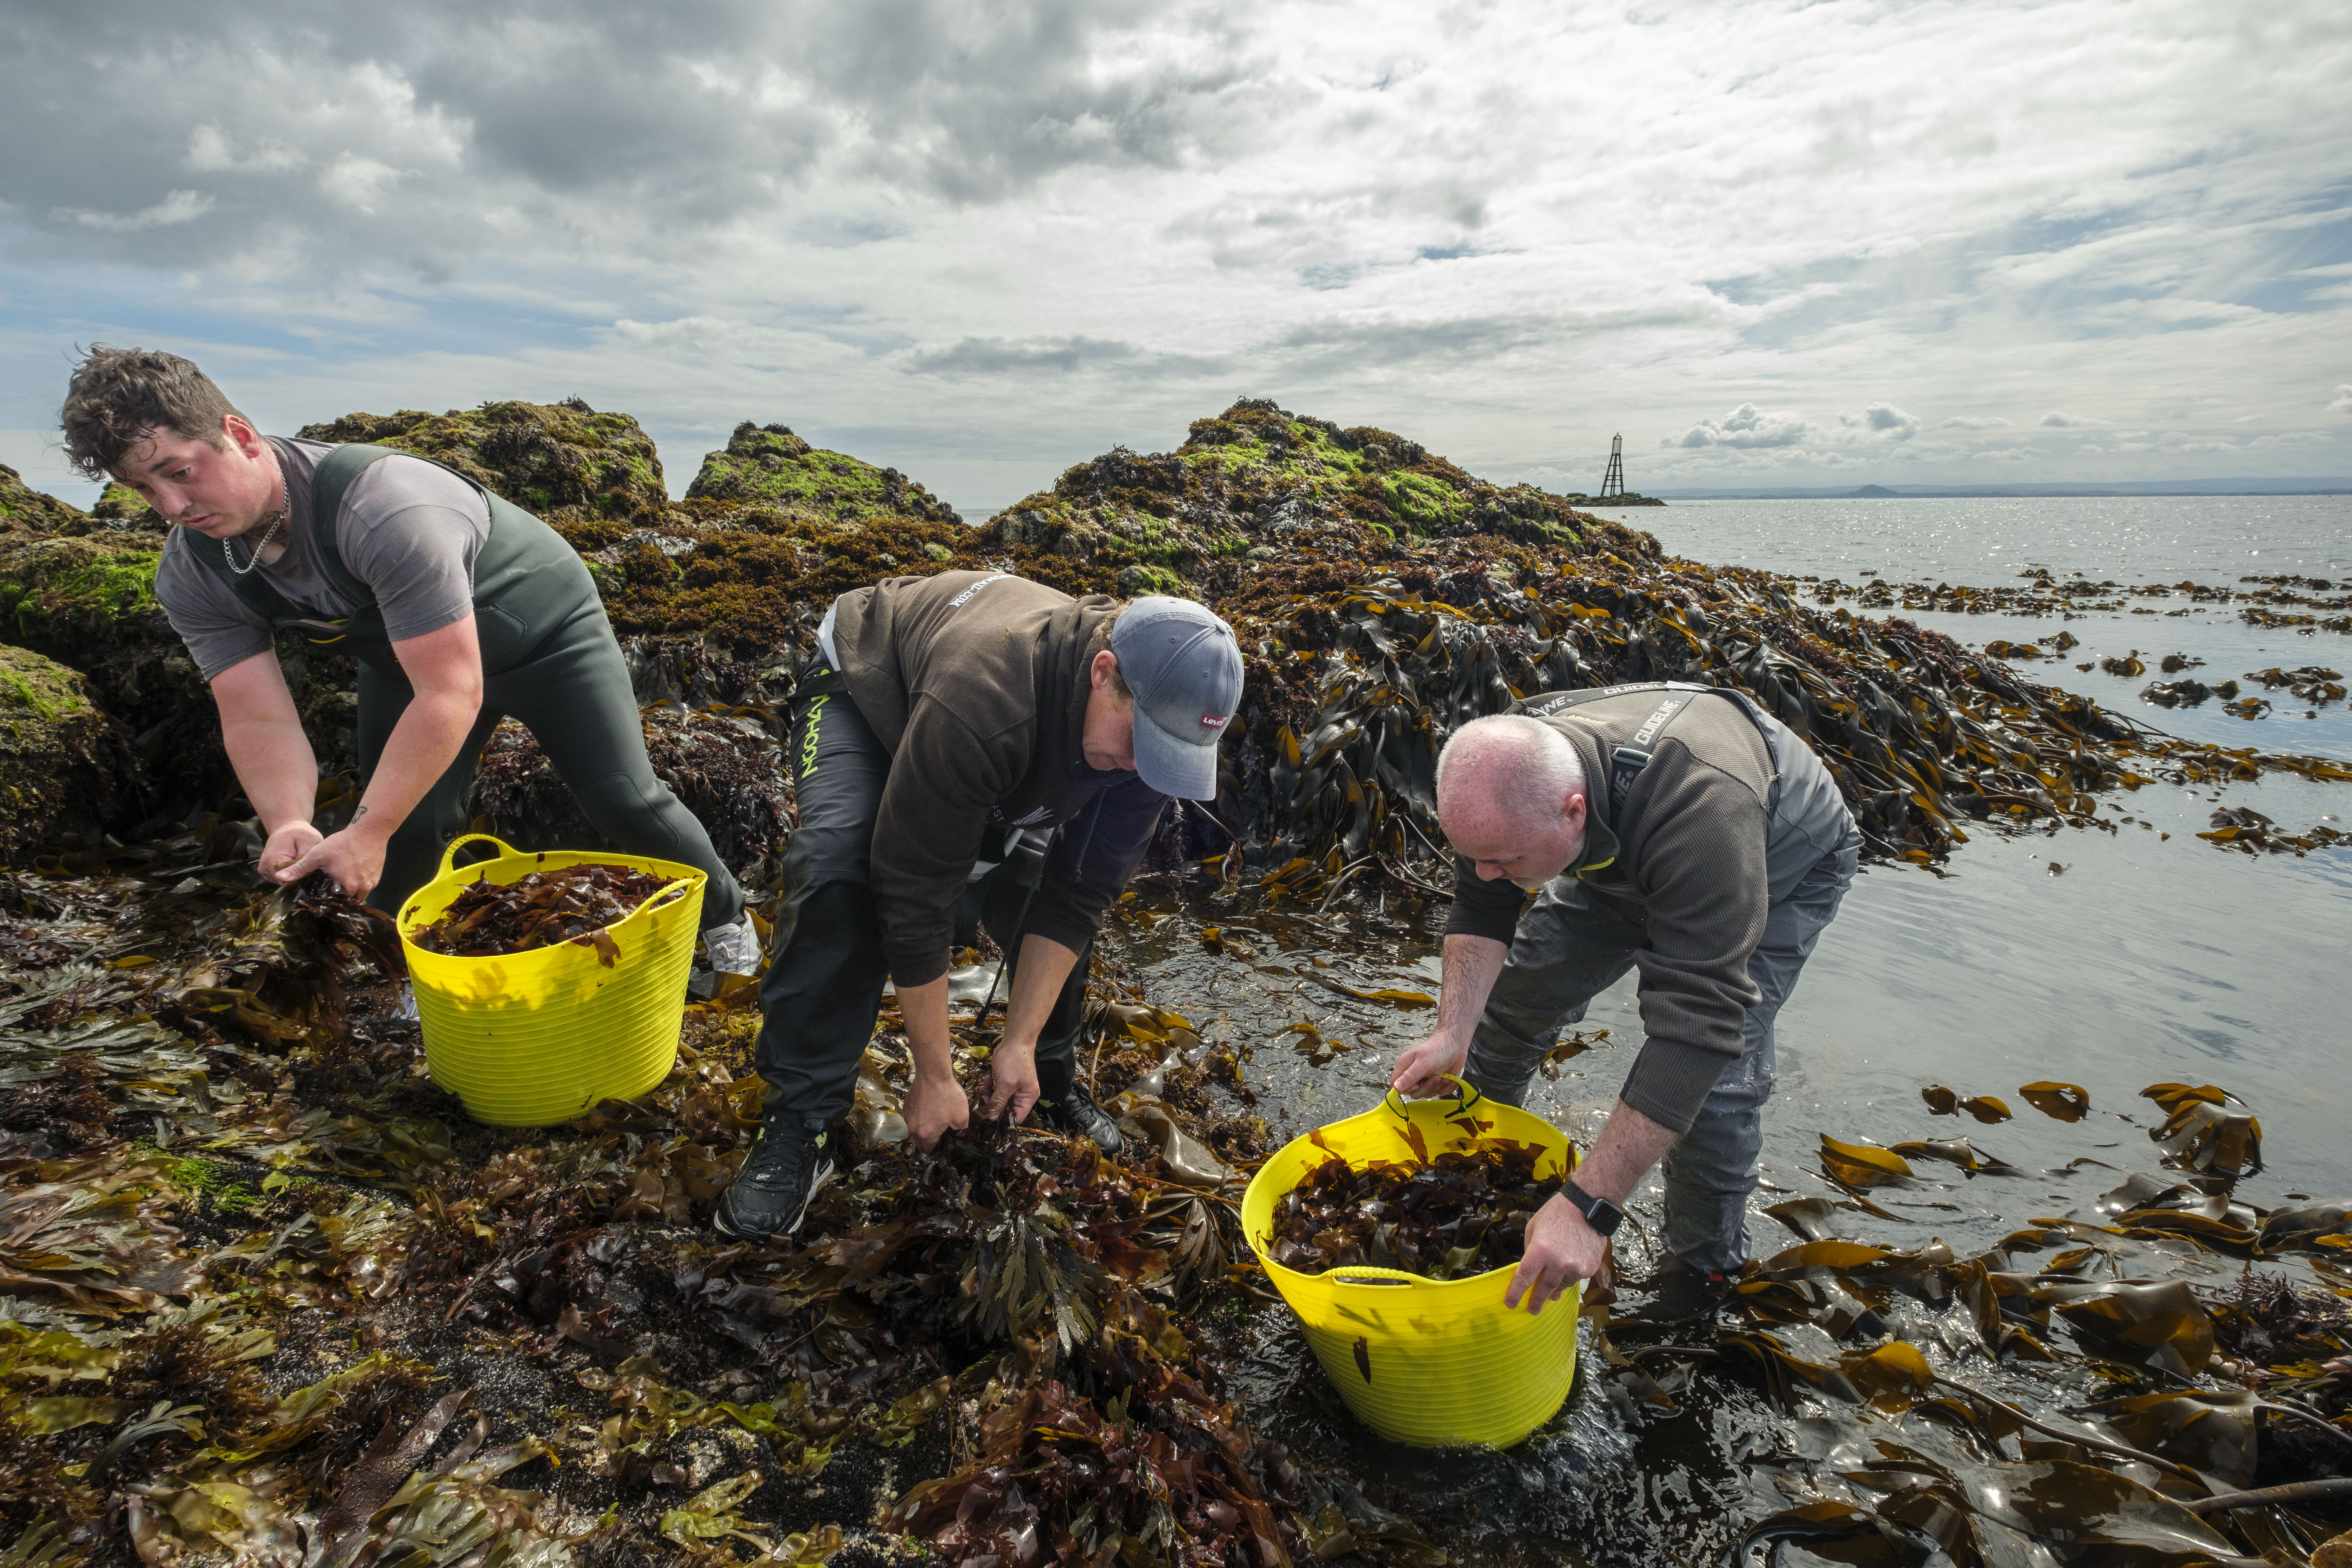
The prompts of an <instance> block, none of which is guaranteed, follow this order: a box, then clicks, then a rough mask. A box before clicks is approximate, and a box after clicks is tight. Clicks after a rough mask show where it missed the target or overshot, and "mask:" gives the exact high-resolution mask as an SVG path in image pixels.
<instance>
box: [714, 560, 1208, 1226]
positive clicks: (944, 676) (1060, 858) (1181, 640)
mask: <svg viewBox="0 0 2352 1568" xmlns="http://www.w3.org/2000/svg"><path fill="white" fill-rule="evenodd" d="M817 644H818V650H819V651H818V657H817V659H816V662H815V663H814V664H813V665H812V666H811V668H809V670H808V672H807V673H806V674H805V675H804V676H803V678H802V679H801V682H800V685H799V686H798V688H797V689H795V691H794V693H793V716H792V719H793V721H792V729H791V731H790V734H789V736H788V738H787V742H786V751H785V761H786V765H787V766H788V767H789V768H790V769H791V771H792V774H793V786H794V791H795V795H796V802H797V805H798V808H799V826H798V827H797V828H796V829H795V830H794V831H793V837H792V842H791V844H790V846H789V847H787V849H786V851H785V857H784V891H783V900H782V910H781V913H780V914H779V916H778V919H777V921H776V926H775V931H774V932H773V938H772V950H773V952H774V955H775V956H774V957H773V959H772V961H771V963H770V964H769V967H768V972H767V975H766V978H765V980H764V981H763V982H762V984H761V989H760V1005H761V1012H762V1019H761V1032H760V1044H759V1053H758V1062H759V1071H760V1076H761V1079H764V1080H765V1081H766V1083H767V1085H768V1094H767V1103H766V1110H765V1115H764V1118H763V1121H762V1123H761V1131H760V1139H759V1142H758V1143H757V1144H755V1145H754V1146H753V1148H752V1151H751V1155H750V1156H749V1158H748V1159H746V1160H745V1162H744V1165H743V1169H742V1171H741V1173H739V1174H738V1175H737V1177H736V1178H735V1183H734V1184H733V1185H732V1186H730V1187H729V1188H728V1190H727V1192H726V1193H725V1194H724V1195H723V1196H722V1197H721V1198H720V1200H719V1211H718V1215H717V1222H716V1223H717V1226H718V1228H719V1231H720V1232H722V1233H723V1234H725V1235H728V1236H731V1237H740V1238H742V1239H745V1240H760V1239H763V1238H766V1237H773V1236H782V1235H787V1234H789V1233H791V1232H792V1231H793V1230H795V1229H797V1228H798V1227H799V1226H800V1223H801V1220H802V1218H803V1215H805V1214H806V1213H807V1210H808V1204H809V1200H810V1198H811V1197H813V1196H814V1194H815V1193H816V1191H817V1189H818V1187H819V1186H820V1185H821V1184H823V1183H824V1180H825V1178H826V1177H827V1176H828V1175H830V1174H831V1173H832V1171H833V1167H834V1148H833V1140H834V1137H835V1131H834V1129H835V1125H836V1124H837V1123H838V1122H840V1121H841V1120H842V1119H843V1118H844V1117H845V1116H846V1115H847V1113H848V1111H849V1110H850V1107H851V1104H852V1102H853V1100H854V1096H855V1094H856V1083H857V1070H858V1065H859V1063H860V1062H861V1061H862V1060H863V1059H864V1058H865V1054H866V1042H867V1041H868V1040H869V1039H870V1038H871V1037H872V1035H873V1032H874V1020H875V1017H876V1016H877V1013H878V1012H879V1010H880V1008H881V1005H882V987H883V984H884V982H885V981H886V980H887V981H888V982H890V983H892V984H894V985H895V987H896V989H897V992H898V1010H899V1013H900V1014H901V1016H903V1017H904V1018H905V1020H906V1026H907V1040H908V1045H909V1046H910V1047H912V1050H913V1055H914V1058H915V1078H914V1084H913V1087H912V1089H910V1090H909V1092H908V1097H907V1103H906V1119H907V1128H908V1133H909V1134H910V1135H911V1136H912V1137H913V1138H914V1140H915V1142H917V1143H918V1144H919V1145H921V1146H922V1147H924V1148H929V1147H930V1146H931V1145H932V1144H933V1143H934V1142H937V1141H938V1139H939V1136H940V1133H941V1132H943V1131H947V1130H948V1129H949V1128H951V1127H962V1126H964V1125H965V1124H966V1122H967V1121H969V1119H970V1117H971V1104H970V1101H969V1100H967V1099H966V1098H965V1096H964V1092H963V1089H962V1088H961V1086H960V1085H959V1084H958V1083H957V1082H956V1079H955V1072H954V1066H953V1061H952V1056H951V1046H950V1039H949V1036H948V970H949V967H950V954H951V952H953V950H954V949H955V948H956V947H958V946H960V945H962V944H964V943H966V942H970V941H971V940H972V939H973V937H974V936H976V935H977V932H978V931H979V930H980V929H981V928H982V927H985V928H986V930H987V931H988V932H989V934H990V935H992V937H994V938H995V939H996V941H997V942H999V943H1000V944H1001V945H1002V946H1003V949H1004V952H1005V953H1006V955H1007V960H1008V967H1009V970H1010V973H1011V976H1012V985H1011V991H1010V996H1009V999H1008V1001H1007V1003H1006V1008H1005V1016H1004V1032H1003V1038H1002V1039H1001V1041H1000V1042H999V1043H998V1045H997V1047H996V1051H995V1054H994V1055H993V1056H992V1058H990V1063H989V1067H990V1084H989V1094H988V1103H987V1110H986V1113H987V1114H988V1115H990V1116H992V1117H993V1116H1006V1115H1009V1116H1010V1117H1011V1118H1012V1119H1013V1121H1021V1120H1023V1119H1024V1117H1026V1116H1027V1115H1028V1113H1029V1111H1030V1110H1031V1109H1032V1108H1033V1107H1034V1109H1035V1110H1037V1112H1038V1115H1039V1119H1040V1121H1043V1122H1044V1123H1045V1125H1048V1126H1051V1127H1055V1128H1059V1129H1061V1130H1063V1131H1073V1132H1083V1133H1085V1134H1087V1136H1088V1137H1090V1138H1092V1139H1093V1140H1094V1141H1095V1142H1097V1144H1099V1145H1101V1146H1102V1147H1103V1148H1105V1149H1107V1150H1112V1151H1116V1150H1117V1149H1118V1146H1119V1132H1118V1126H1117V1124H1116V1123H1114V1122H1113V1121H1111V1119H1110V1118H1109V1117H1108V1116H1107V1115H1105V1114H1104V1113H1103V1111H1102V1110H1101V1109H1100V1108H1099V1107H1097V1105H1096V1104H1095V1103H1094V1100H1093V1099H1092V1097H1091V1096H1090V1095H1089V1094H1088V1093H1087V1089H1086V1087H1085V1086H1084V1085H1082V1084H1080V1083H1079V1082H1078V1081H1077V1051H1076V1047H1077V1038H1078V1033H1079V1030H1080V1027H1081V1026H1082V1025H1083V1024H1084V1022H1085V1015H1086V986H1087V955H1088V953H1089V952H1090V951H1091V950H1092V948H1093V945H1094V937H1095V931H1096V930H1097V927H1098V926H1099V925H1100V923H1101V921H1102V916H1103V911H1104V910H1107V909H1108V908H1109V907H1110V903H1111V900H1113V899H1116V898H1117V897H1118V894H1119V890H1120V889H1122V888H1124V887H1125V886H1126V885H1127V880H1128V879H1129V877H1130V876H1131V875H1132V874H1133V873H1134V870H1135V867H1136V864H1137V862H1138V861H1139V860H1140V859H1141V858H1142V856H1143V850H1144V847H1145V845H1146V844H1148V843H1149V842H1150V838H1151V834H1152V831H1153V829H1154V828H1155V827H1156V826H1158V824H1159V821H1160V809H1161V807H1162V806H1163V805H1166V803H1167V801H1168V799H1169V797H1171V795H1172V796H1176V797H1179V798H1182V799H1189V800H1210V799H1213V798H1214V797H1215V795H1216V793H1217V742H1218V741H1219V740H1220V739H1222V738H1223V735H1224V732H1225V727H1226V724H1227V723H1228V721H1231V719H1232V718H1233V715H1234V708H1235V707H1236V706H1237V705H1238V704H1239V703H1240V701H1241V694H1242V658H1241V649H1240V647H1238V646H1237V645H1236V644H1235V642H1234V634H1233V629H1232V628H1231V627H1230V626H1226V625H1225V623H1224V622H1223V621H1221V620H1219V619H1218V618H1217V617H1216V616H1213V615H1211V614H1210V613H1209V612H1208V611H1207V610H1205V609H1203V608H1202V606H1200V605H1196V604H1193V603H1192V602H1191V601H1190V600H1187V599H1174V598H1163V597H1160V596H1156V595H1155V596H1153V597H1150V598H1141V599H1137V600H1135V601H1134V602H1133V603H1131V604H1128V605H1121V604H1120V603H1119V602H1118V600H1116V599H1110V598H1107V597H1104V596H1103V595H1086V596H1084V597H1080V598H1073V597H1071V596H1070V595H1067V594H1064V593H1060V592H1057V591H1056V590H1055V589H1052V588H1048V587H1045V586H1044V585H1042V584H1036V583H1030V582H1025V581H1024V580H1023V579H1021V578H1019V577H1015V576H1013V575H1011V574H1007V573H1003V572H943V573H940V574H938V575H937V576H932V577H894V578H890V579H888V580H887V581H885V582H882V583H877V584H875V585H874V586H873V587H870V588H859V589H856V590H854V591H852V592H850V593H847V594H844V595H842V596H841V597H840V598H838V599H836V600H835V601H834V604H833V607H832V608H831V609H830V610H828V611H827V612H826V614H825V617H824V624H823V625H822V626H819V627H818V628H817Z"/></svg>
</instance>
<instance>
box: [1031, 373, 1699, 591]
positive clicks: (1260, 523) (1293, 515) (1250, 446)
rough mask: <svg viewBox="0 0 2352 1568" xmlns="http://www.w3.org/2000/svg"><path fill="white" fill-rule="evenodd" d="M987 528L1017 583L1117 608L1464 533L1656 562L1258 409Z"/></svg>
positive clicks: (1202, 425)
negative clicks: (1018, 575)
mask: <svg viewBox="0 0 2352 1568" xmlns="http://www.w3.org/2000/svg"><path fill="white" fill-rule="evenodd" d="M989 530H990V531H991V532H992V534H993V535H994V536H995V538H996V539H997V540H998V541H1000V542H1002V543H1003V544H1004V545H1007V546H1011V547H1013V549H1014V550H1016V551H1018V552H1023V553H1022V554H1021V555H1018V556H1016V559H1023V560H1024V561H1025V562H1027V563H1033V564H1034V567H1035V568H1036V570H1035V571H1034V572H1032V573H1029V574H1032V575H1037V576H1039V577H1041V578H1042V579H1043V580H1045V581H1049V582H1052V583H1054V584H1055V586H1058V587H1066V588H1073V589H1082V590H1086V591H1093V592H1101V593H1127V594H1134V593H1152V592H1169V591H1171V589H1172V588H1174V587H1176V586H1177V585H1180V584H1181V586H1183V587H1186V588H1192V589H1195V590H1198V589H1201V588H1210V589H1212V590H1214V589H1218V588H1230V587H1232V586H1234V585H1236V584H1238V583H1239V581H1240V579H1241V575H1242V574H1243V572H1244V569H1245V568H1246V567H1247V566H1248V565H1249V563H1252V562H1258V561H1272V560H1276V559H1283V560H1288V559H1290V558H1292V557H1295V556H1297V555H1298V554H1299V553H1300V552H1306V553H1307V554H1309V555H1328V556H1331V557H1333V558H1339V557H1343V556H1344V557H1347V558H1351V559H1353V560H1355V561H1357V562H1358V563H1366V564H1369V563H1370V562H1372V561H1376V560H1379V559H1381V558H1384V557H1386V556H1389V555H1391V554H1392V553H1393V552H1395V551H1396V550H1397V549H1398V548H1400V547H1409V546H1411V545H1412V543H1414V542H1421V541H1427V540H1432V539H1458V538H1468V537H1471V536H1474V535H1487V536H1491V537H1493V538H1496V539H1497V540H1503V541H1507V542H1511V543H1515V544H1520V545H1528V546H1538V547H1543V548H1548V549H1550V550H1552V551H1555V552H1567V553H1570V554H1584V553H1587V552H1591V551H1593V550H1595V549H1609V550H1614V551H1617V552H1620V553H1627V554H1632V555H1633V556H1635V557H1637V558H1643V557H1647V558H1654V557H1655V556H1656V554H1657V552H1658V551H1657V544H1656V542H1655V541H1654V540H1651V539H1650V538H1649V536H1648V535H1647V534H1643V533H1638V532H1636V531H1633V530H1630V529H1626V528H1623V527H1622V526H1620V525H1618V524H1615V523H1610V522H1604V521H1601V520H1600V519H1597V518H1592V517H1588V516H1585V515H1583V514H1581V513H1579V512H1577V511H1575V510H1572V509H1571V508H1570V506H1569V505H1568V503H1567V502H1566V501H1564V500H1561V499H1560V498H1559V497H1558V496H1553V495H1549V494H1547V493H1546V492H1544V491H1542V490H1539V489H1535V488H1534V487H1532V486H1528V485H1516V486H1510V487H1502V486H1496V485H1493V484H1489V483H1488V482H1486V480H1484V479H1478V478H1476V477H1475V476H1474V475H1471V474H1469V473H1467V472H1465V471H1464V470H1463V469H1462V468H1459V467H1457V466H1456V465H1454V463H1452V462H1449V461H1448V460H1446V459H1445V458H1442V457H1439V456H1437V455H1436V454H1434V453H1432V452H1431V451H1429V450H1428V449H1427V448H1426V447H1423V446H1422V445H1421V444H1420V443H1418V442H1415V441H1410V440H1407V439H1405V438H1404V437H1401V436H1396V435H1392V434H1391V433H1390V432H1388V431H1385V430H1379V429H1374V428H1371V427H1370V426H1357V427H1355V428H1351V429H1344V430H1343V429H1341V428H1340V427H1339V426H1337V425H1334V424H1333V423H1331V422H1330V421H1329V420H1328V419H1318V418H1315V417H1314V416H1310V415H1301V414H1294V413H1291V412H1289V411H1287V410H1286V409H1283V408H1281V407H1278V406H1276V405H1275V404H1274V403H1273V402H1271V401H1269V400H1267V399H1264V398H1245V399H1244V400H1242V401H1241V402H1239V403H1236V404H1234V405H1233V406H1232V407H1230V408H1228V409H1226V410H1225V411H1224V412H1223V414H1221V415H1218V416H1215V417H1214V418H1211V419H1199V420H1195V421H1193V423H1192V427H1191V429H1190V431H1189V432H1188V434H1187V436H1186V439H1185V441H1184V443H1183V445H1181V447H1177V449H1176V450H1175V451H1173V452H1165V453H1153V454H1150V455H1148V456H1146V455H1141V454H1138V453H1135V452H1131V451H1129V450H1128V449H1126V448H1125V447H1114V448H1113V449H1112V450H1110V451H1108V452H1106V453H1104V454H1103V455H1102V456H1101V457H1099V458H1095V459H1094V460H1093V461H1091V462H1087V463H1080V464H1078V465H1076V467H1074V468H1070V469H1068V470H1067V471H1066V472H1065V473H1064V474H1063V475H1062V477H1061V478H1060V479H1058V480H1056V481H1055V485H1054V488H1053V489H1050V490H1043V491H1039V492H1038V493H1036V494H1034V495H1032V496H1029V497H1026V498H1024V500H1018V501H1015V502H1014V503H1013V505H1011V506H1009V507H1007V508H1005V509H1004V510H1003V511H1001V512H999V513H998V514H997V515H996V517H995V518H994V519H993V520H992V521H991V523H990V525H989ZM1202 596H1203V597H1206V596H1207V595H1202Z"/></svg>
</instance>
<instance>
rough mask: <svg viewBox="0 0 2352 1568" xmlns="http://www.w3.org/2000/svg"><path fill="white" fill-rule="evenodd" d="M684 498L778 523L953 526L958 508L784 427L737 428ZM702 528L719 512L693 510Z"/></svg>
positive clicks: (892, 471)
mask: <svg viewBox="0 0 2352 1568" xmlns="http://www.w3.org/2000/svg"><path fill="white" fill-rule="evenodd" d="M686 499H687V500H689V501H719V502H725V503H727V505H728V506H729V507H730V509H732V508H750V509H756V510H759V511H761V512H764V513H767V514H768V516H767V517H765V518H763V519H761V526H762V527H763V530H764V531H776V528H777V525H778V523H780V522H781V523H785V524H790V523H811V522H829V523H836V524H841V523H855V522H862V521H866V519H869V518H886V517H887V518H918V519H926V520H929V521H934V522H950V523H951V522H954V521H957V518H956V512H955V509H954V508H953V507H951V506H950V505H948V504H947V502H945V501H943V500H940V499H939V498H938V497H936V496H934V495H932V494H931V492H930V491H929V490H927V489H924V488H923V487H922V486H921V485H919V484H917V483H916V482H915V481H914V480H912V479H908V478H907V476H905V475H904V474H902V473H900V472H899V471H898V469H896V468H876V467H875V466H874V465H873V464H871V463H867V462H864V461H861V460H860V459H858V458H852V457H849V456H846V455H845V454H844V453H840V452H828V451H824V450H823V449H822V448H819V447H811V446H810V445H809V444H808V443H807V442H806V441H803V440H802V439H801V438H800V437H798V436H795V435H793V433H792V431H790V430H788V429H786V428H785V427H784V426H782V425H754V424H752V423H751V421H750V420H748V419H747V420H745V421H744V422H743V423H742V424H740V425H738V426H735V433H734V434H733V435H732V436H730V437H728V439H727V446H726V448H725V450H723V451H718V452H712V453H709V454H708V455H707V456H705V457H704V458H703V459H702V469H701V471H700V472H699V473H698V474H696V475H695V476H694V482H693V483H692V484H690V485H688V486H687V488H686ZM694 510H696V511H697V512H698V515H699V519H700V520H701V521H703V523H704V526H706V527H713V526H724V523H723V522H722V521H721V518H722V517H723V514H718V515H714V513H713V512H712V511H711V510H709V509H699V508H698V509H694Z"/></svg>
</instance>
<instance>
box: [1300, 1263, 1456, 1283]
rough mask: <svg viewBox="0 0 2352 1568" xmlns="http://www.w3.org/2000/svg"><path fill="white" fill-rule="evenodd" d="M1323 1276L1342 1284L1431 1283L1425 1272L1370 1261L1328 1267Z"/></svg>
mask: <svg viewBox="0 0 2352 1568" xmlns="http://www.w3.org/2000/svg"><path fill="white" fill-rule="evenodd" d="M1323 1277H1324V1278H1325V1279H1332V1280H1336V1281H1338V1282H1339V1284H1342V1285H1366V1284H1372V1283H1375V1282H1377V1283H1380V1284H1382V1285H1385V1284H1388V1283H1389V1282H1390V1281H1391V1280H1393V1281H1396V1282H1397V1283H1399V1284H1403V1285H1426V1284H1428V1283H1430V1279H1429V1276H1427V1275H1425V1274H1413V1273H1410V1272H1408V1271H1407V1270H1405V1269H1402V1268H1379V1267H1377V1266H1375V1265H1373V1264H1370V1263H1358V1264H1352V1265H1347V1266H1343V1267H1341V1268H1333V1269H1328V1270H1326V1271H1325V1273H1324V1276H1323Z"/></svg>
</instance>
